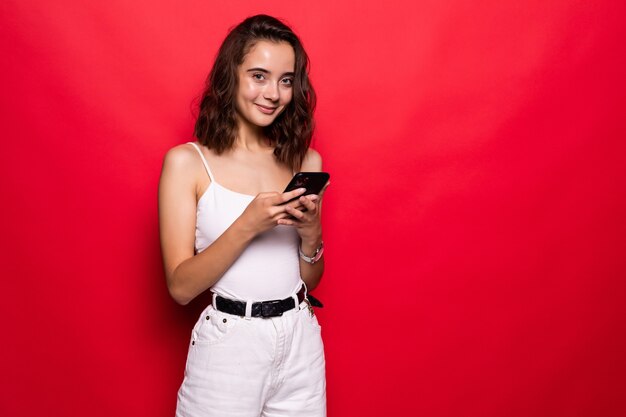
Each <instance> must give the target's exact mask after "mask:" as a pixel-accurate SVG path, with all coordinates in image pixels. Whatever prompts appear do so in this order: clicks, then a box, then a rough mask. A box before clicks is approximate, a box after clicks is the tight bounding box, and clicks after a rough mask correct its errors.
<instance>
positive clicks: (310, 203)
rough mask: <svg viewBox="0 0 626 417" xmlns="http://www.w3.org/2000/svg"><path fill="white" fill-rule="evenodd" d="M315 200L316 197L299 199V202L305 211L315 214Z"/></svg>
mask: <svg viewBox="0 0 626 417" xmlns="http://www.w3.org/2000/svg"><path fill="white" fill-rule="evenodd" d="M312 197H313V198H312ZM317 199H318V197H317V196H316V195H314V196H306V197H300V200H299V201H300V203H302V205H303V206H304V207H305V208H306V209H307V211H309V212H315V210H317V204H316V203H315V201H317Z"/></svg>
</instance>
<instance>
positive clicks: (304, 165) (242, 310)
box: [159, 15, 326, 417]
mask: <svg viewBox="0 0 626 417" xmlns="http://www.w3.org/2000/svg"><path fill="white" fill-rule="evenodd" d="M314 107H315V93H314V91H313V88H312V86H311V84H310V82H309V78H308V57H307V55H306V52H305V51H304V49H303V47H302V44H301V43H300V40H299V39H298V37H297V36H296V35H295V34H294V33H293V31H292V30H291V29H290V28H289V27H287V26H286V25H285V24H283V23H282V22H280V21H279V20H277V19H275V18H272V17H270V16H265V15H258V16H253V17H250V18H248V19H246V20H244V21H243V22H242V23H240V24H239V25H238V26H236V27H235V28H234V29H232V30H231V31H230V33H229V34H228V36H227V37H226V39H225V40H224V43H223V44H222V46H221V47H220V50H219V52H218V55H217V57H216V59H215V63H214V64H213V68H212V70H211V72H210V74H209V77H208V79H207V83H206V88H205V91H204V93H203V95H202V99H201V102H200V109H199V116H198V119H197V121H196V126H195V132H194V133H195V136H196V138H197V142H189V143H187V144H183V145H179V146H176V147H174V148H172V149H171V150H170V151H169V152H168V153H167V155H166V156H165V160H164V164H163V172H162V174H161V182H160V185H159V221H160V233H161V246H162V252H163V260H164V265H165V274H166V278H167V285H168V289H169V292H170V294H171V295H172V297H173V298H174V299H175V300H176V301H177V302H178V303H180V304H187V303H188V302H189V301H190V300H192V299H193V298H195V297H196V296H198V295H200V294H202V293H204V292H205V291H206V290H207V289H210V291H211V295H210V305H209V306H208V307H207V308H206V309H205V310H204V311H203V312H202V314H201V316H200V319H199V320H198V322H197V323H196V325H195V326H194V329H193V331H192V337H191V342H190V346H189V354H188V357H187V365H186V369H185V378H184V381H183V383H182V386H181V388H180V390H179V393H178V404H177V411H176V415H177V416H194V417H200V416H205V417H206V416H219V417H229V416H233V417H234V416H238V417H255V416H268V417H270V416H272V417H273V416H289V417H294V416H299V417H305V416H311V417H313V416H316V417H317V416H324V415H326V394H325V385H326V383H325V371H324V366H325V365H324V350H323V345H322V340H321V335H320V327H319V324H318V323H317V319H316V318H315V315H314V313H313V309H312V308H311V307H310V303H309V301H308V300H307V291H311V290H312V289H314V288H315V287H316V286H317V285H318V283H319V281H320V278H321V276H322V272H323V270H324V258H323V256H322V254H323V243H322V227H321V223H320V211H321V200H322V198H321V197H322V194H323V192H321V193H320V195H307V196H302V194H303V192H304V189H297V190H294V191H290V192H286V193H283V192H282V190H284V189H285V186H286V185H287V183H289V181H290V179H291V177H292V176H293V174H294V173H295V172H298V171H321V169H322V160H321V157H320V155H319V154H318V153H317V152H316V151H314V150H313V149H311V148H309V145H310V142H311V135H312V131H313V118H312V116H313V109H314ZM207 298H209V297H207Z"/></svg>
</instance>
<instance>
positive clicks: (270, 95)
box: [263, 83, 279, 101]
mask: <svg viewBox="0 0 626 417" xmlns="http://www.w3.org/2000/svg"><path fill="white" fill-rule="evenodd" d="M263 97H265V98H266V99H268V100H271V101H276V100H278V97H279V95H278V84H274V83H268V84H267V86H266V88H265V91H263Z"/></svg>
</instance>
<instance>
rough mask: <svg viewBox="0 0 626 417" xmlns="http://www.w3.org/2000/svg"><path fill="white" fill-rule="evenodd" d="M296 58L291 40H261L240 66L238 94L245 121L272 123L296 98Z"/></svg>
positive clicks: (238, 113) (238, 105)
mask: <svg viewBox="0 0 626 417" xmlns="http://www.w3.org/2000/svg"><path fill="white" fill-rule="evenodd" d="M295 62H296V57H295V54H294V52H293V48H292V47H291V45H289V44H288V43H287V42H270V41H265V40H261V41H258V42H257V43H256V44H255V45H254V46H253V47H252V49H250V52H248V54H247V55H246V56H245V58H244V60H243V63H242V64H241V65H240V66H239V87H238V89H237V93H236V94H237V96H236V100H235V102H236V108H237V115H238V117H239V118H240V120H241V121H243V122H246V123H250V124H252V125H254V126H257V127H263V126H269V125H270V124H271V123H272V122H273V121H274V120H275V119H276V117H278V115H279V114H280V113H282V111H283V110H284V109H285V107H286V106H287V104H289V102H290V101H291V99H292V97H293V80H294V71H295V70H294V68H295Z"/></svg>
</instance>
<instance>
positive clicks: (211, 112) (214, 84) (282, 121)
mask: <svg viewBox="0 0 626 417" xmlns="http://www.w3.org/2000/svg"><path fill="white" fill-rule="evenodd" d="M260 40H268V41H272V42H287V43H289V44H290V45H291V46H292V48H293V50H294V53H295V58H296V63H295V76H294V82H293V97H292V99H291V101H290V102H289V104H288V105H287V106H286V107H285V110H283V112H282V113H281V114H280V115H278V117H277V118H276V119H275V120H274V121H273V122H272V124H271V125H269V126H266V127H264V128H263V133H264V134H265V136H267V138H268V139H269V140H270V141H271V143H272V145H273V146H274V155H275V156H276V158H277V159H278V160H279V161H280V162H282V163H284V164H286V165H287V166H289V167H290V168H291V169H292V170H296V169H299V168H300V166H301V165H302V160H303V159H304V156H305V154H306V151H307V149H308V148H309V146H310V145H311V137H312V136H313V128H314V120H313V112H314V110H315V103H316V96H315V91H314V90H313V86H312V85H311V81H310V80H309V75H308V73H309V57H308V56H307V54H306V52H305V50H304V47H303V46H302V43H301V42H300V39H299V38H298V36H296V34H295V33H294V32H293V31H292V30H291V29H290V28H289V27H288V26H287V25H285V24H284V23H283V22H281V21H280V20H278V19H276V18H274V17H271V16H267V15H256V16H252V17H249V18H247V19H246V20H244V21H243V22H241V23H240V24H239V25H237V26H235V27H234V28H233V29H231V30H230V32H229V33H228V35H227V36H226V39H224V42H223V43H222V46H221V47H220V49H219V51H218V53H217V57H216V58H215V62H214V63H213V68H211V72H210V73H209V76H208V77H207V80H206V84H205V88H204V91H203V93H202V96H201V98H200V103H199V111H198V118H197V120H196V125H195V129H194V135H195V136H196V137H197V138H198V141H199V142H200V143H201V144H203V145H205V146H207V147H208V148H209V149H212V150H213V151H215V152H216V153H217V154H218V155H219V154H222V153H223V152H224V151H226V150H228V149H231V148H232V146H233V144H234V143H235V139H236V137H237V119H236V117H235V114H236V108H235V93H236V91H237V87H238V80H239V78H238V73H237V69H238V67H239V66H240V65H241V64H242V63H243V60H244V58H245V56H246V54H247V53H248V52H249V51H250V50H251V49H252V47H253V46H254V45H255V44H256V43H257V42H258V41H260Z"/></svg>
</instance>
